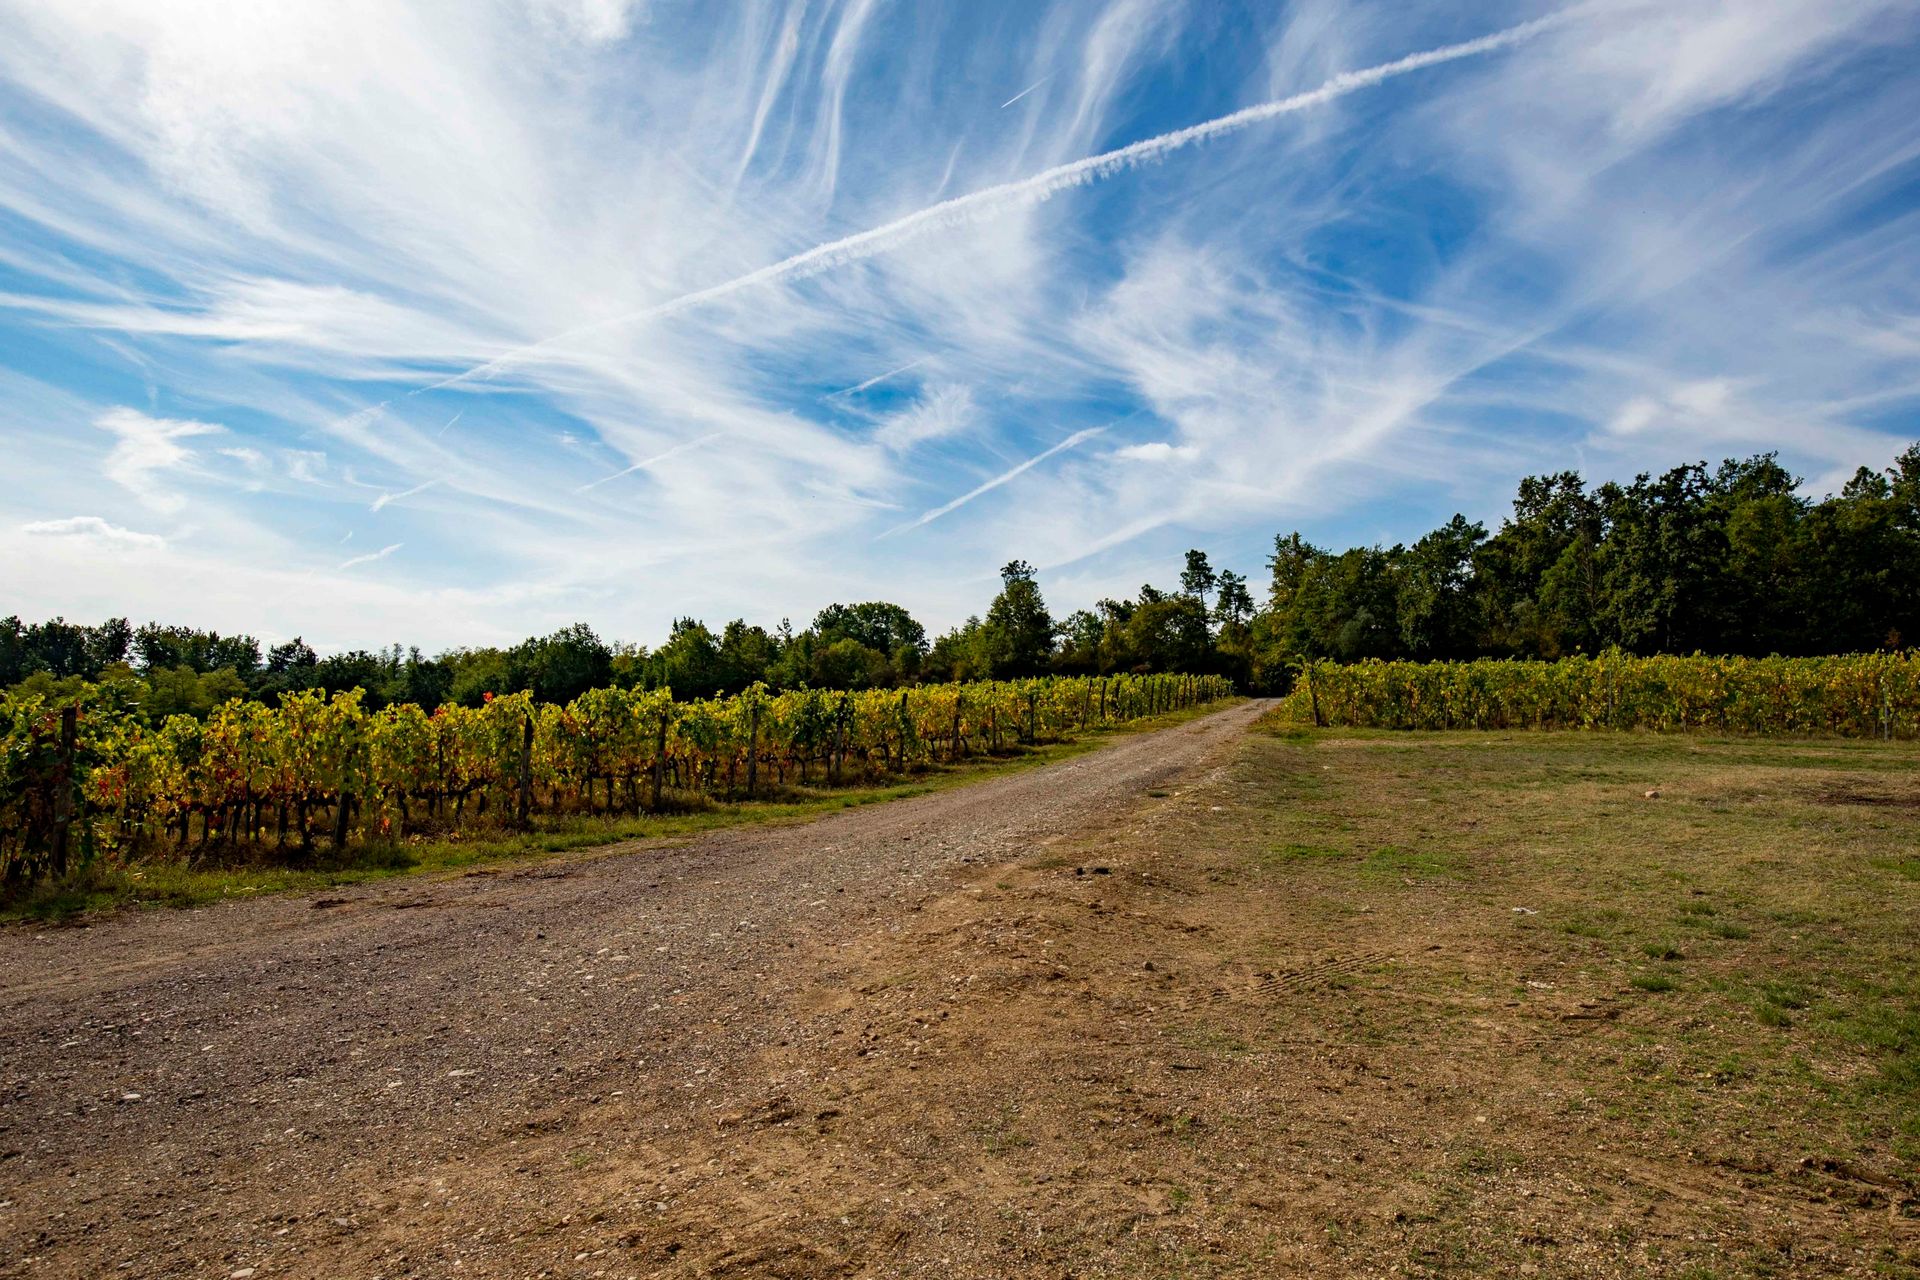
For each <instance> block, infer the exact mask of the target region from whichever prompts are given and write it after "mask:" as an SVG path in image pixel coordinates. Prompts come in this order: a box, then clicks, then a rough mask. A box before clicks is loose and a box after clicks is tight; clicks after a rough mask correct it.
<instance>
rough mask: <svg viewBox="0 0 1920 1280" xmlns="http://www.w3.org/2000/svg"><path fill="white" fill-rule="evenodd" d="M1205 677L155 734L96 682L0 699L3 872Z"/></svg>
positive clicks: (621, 800)
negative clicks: (72, 692) (50, 694)
mask: <svg viewBox="0 0 1920 1280" xmlns="http://www.w3.org/2000/svg"><path fill="white" fill-rule="evenodd" d="M1230 692H1231V689H1230V686H1229V684H1228V682H1227V681H1225V680H1224V679H1221V678H1219V677H1215V676H1178V675H1153V676H1138V677H1135V676H1117V677H1105V678H1090V677H1088V678H1050V679H1040V680H1026V681H1014V682H982V683H975V684H963V685H926V686H920V687H917V688H911V689H903V690H874V691H868V692H862V693H832V692H824V691H820V690H812V689H803V690H798V691H793V692H787V693H781V694H777V695H776V694H772V693H769V692H768V691H766V689H765V688H764V687H763V686H755V687H753V688H751V689H749V690H747V691H746V692H745V693H742V694H740V695H738V696H736V697H730V698H714V699H705V700H701V701H694V702H675V701H674V700H673V697H672V694H671V693H670V692H669V691H668V690H664V689H660V690H637V689H615V688H604V689H594V690H590V691H588V692H587V693H584V694H582V695H581V696H580V697H578V698H576V699H574V700H573V701H571V702H568V703H565V704H561V705H553V704H541V703H537V702H535V701H534V699H533V697H532V695H531V694H528V693H516V694H506V695H501V696H497V697H496V696H489V697H488V699H487V701H486V702H485V704H484V705H483V706H480V707H474V708H468V707H460V706H453V705H448V706H442V707H440V708H439V709H438V710H435V711H426V710H424V709H422V708H420V707H418V706H414V705H411V704H406V705H399V706H391V707H386V708H383V709H381V710H379V711H368V710H366V709H365V707H363V705H362V698H361V694H360V692H359V691H358V690H354V691H352V692H350V693H345V694H336V695H335V696H333V697H332V698H327V697H325V696H323V695H321V694H320V693H318V692H304V693H294V694H289V695H287V696H286V697H284V698H283V699H282V700H281V701H280V703H279V705H278V706H275V707H268V706H266V705H264V704H262V703H259V702H250V701H242V700H238V699H236V700H234V701H231V702H228V703H226V704H225V705H223V706H220V707H218V708H216V709H215V710H214V711H213V712H212V713H211V714H210V715H209V716H208V717H207V718H206V719H205V720H204V721H201V720H196V719H194V718H192V717H190V716H183V715H175V716H169V717H167V718H166V719H165V720H164V721H162V722H161V723H159V724H150V723H148V722H147V720H146V719H145V718H144V717H143V716H142V714H141V712H140V708H139V707H138V705H137V704H136V703H134V702H133V701H132V700H131V699H130V698H129V697H128V696H127V694H126V693H125V692H124V691H123V690H121V689H119V688H117V687H115V686H112V685H97V686H92V687H91V688H89V689H88V690H87V691H86V692H84V693H83V694H82V695H81V696H79V697H78V698H77V699H69V700H66V701H65V702H64V703H62V704H60V705H53V704H51V703H49V702H47V701H45V700H43V699H40V698H37V697H25V698H0V751H3V752H4V755H0V878H3V880H4V885H5V886H6V887H8V888H18V887H20V886H22V885H24V884H27V883H31V882H34V881H36V880H39V879H42V878H44V877H48V876H53V877H58V876H61V875H63V874H65V873H66V871H67V870H68V868H69V867H70V866H71V865H73V864H75V863H77V862H80V861H85V860H88V859H91V858H93V857H96V856H101V855H111V856H116V857H119V858H122V859H133V858H142V857H182V858H184V857H193V858H201V857H210V856H211V857H233V858H238V857H248V858H259V857H262V856H270V857H272V858H274V859H277V860H280V861H284V862H287V863H290V864H293V865H303V864H306V863H308V862H310V861H311V860H312V859H313V858H314V856H315V849H316V842H317V841H321V840H324V841H326V842H327V843H328V846H329V848H330V849H331V850H332V851H334V852H335V853H338V852H340V851H344V850H345V849H346V848H347V847H348V846H349V845H350V844H352V843H353V842H356V841H360V842H369V841H374V842H377V841H396V840H399V839H402V838H404V837H406V836H407V835H409V834H416V833H420V832H435V833H449V832H454V833H457V832H461V831H464V830H470V829H473V828H476V827H482V826H484V827H494V828H525V827H526V826H527V825H528V824H529V823H530V822H531V821H532V820H533V818H534V817H535V815H564V814H610V813H635V814H637V813H640V812H643V811H645V812H659V811H661V810H662V808H663V807H668V806H671V805H674V804H685V803H686V802H687V800H688V797H689V796H690V795H691V796H693V797H713V798H721V799H737V798H751V797H755V796H759V795H762V794H764V793H765V792H766V791H767V790H768V789H769V788H770V787H771V788H777V789H785V788H787V787H789V786H793V785H799V786H810V785H828V786H835V785H842V784H850V783H865V782H871V781H875V780H878V779H882V778H886V777H892V776H899V775H904V774H908V773H911V772H913V771H915V770H919V769H924V768H927V767H929V766H932V765H934V764H937V763H951V762H957V761H960V760H963V759H966V758H968V757H970V756H974V755H978V754H980V753H983V752H984V753H993V752H999V751H1002V750H1004V749H1006V748H1008V747H1010V746H1013V745H1016V744H1035V743H1041V742H1048V741H1059V740H1063V739H1066V738H1069V737H1071V736H1072V735H1074V734H1075V733H1076V732H1078V731H1080V730H1083V729H1086V728H1090V727H1098V726H1101V725H1109V724H1116V723H1120V722H1124V721H1128V720H1133V719H1138V718H1141V717H1145V716H1152V715H1157V714H1160V713H1162V712H1166V711H1172V710H1175V709H1178V708H1182V707H1189V706H1194V705H1198V704H1200V703H1204V702H1209V701H1212V700H1214V699H1217V698H1221V697H1224V696H1226V695H1227V694H1228V693H1230Z"/></svg>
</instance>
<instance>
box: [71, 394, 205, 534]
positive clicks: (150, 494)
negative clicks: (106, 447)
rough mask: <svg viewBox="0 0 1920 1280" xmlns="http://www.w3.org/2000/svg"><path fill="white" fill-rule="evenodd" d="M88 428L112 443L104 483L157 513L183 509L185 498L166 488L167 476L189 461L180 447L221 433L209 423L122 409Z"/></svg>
mask: <svg viewBox="0 0 1920 1280" xmlns="http://www.w3.org/2000/svg"><path fill="white" fill-rule="evenodd" d="M93 425H94V426H96V427H98V428H100V429H101V430H102V431H107V432H111V433H112V434H113V435H114V436H115V437H117V440H118V442H117V443H116V444H115V445H114V446H113V448H112V450H111V451H109V452H108V454H107V459H106V462H105V464H104V466H103V470H104V471H105V473H106V475H107V477H108V478H109V479H111V480H112V481H114V483H116V484H118V485H120V486H121V487H122V488H124V489H126V490H127V491H128V492H130V493H132V494H134V495H135V496H136V497H138V498H139V499H140V500H141V501H142V502H144V503H146V504H147V505H148V506H149V507H152V508H153V509H154V510H156V511H161V512H174V511H178V510H179V509H180V508H181V507H183V506H185V505H186V498H185V497H184V496H183V495H182V494H180V493H179V492H177V491H176V490H174V489H172V488H170V487H168V485H167V484H166V475H167V473H169V472H173V471H178V470H181V469H182V468H184V467H186V466H187V464H188V463H189V462H190V461H191V460H192V458H193V452H192V450H190V449H187V448H186V447H184V446H183V445H182V444H181V443H180V442H181V441H182V440H188V439H191V438H192V437H194V436H204V435H213V434H216V433H218V432H220V431H221V430H223V428H221V427H218V426H216V425H214V424H213V423H211V422H194V421H191V420H187V419H180V418H150V417H148V416H147V415H146V414H144V413H141V412H140V411H139V410H137V409H129V408H126V407H124V406H122V407H120V408H116V409H110V410H108V411H107V412H106V413H103V414H101V415H100V416H99V417H98V418H96V419H94V423H93Z"/></svg>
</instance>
